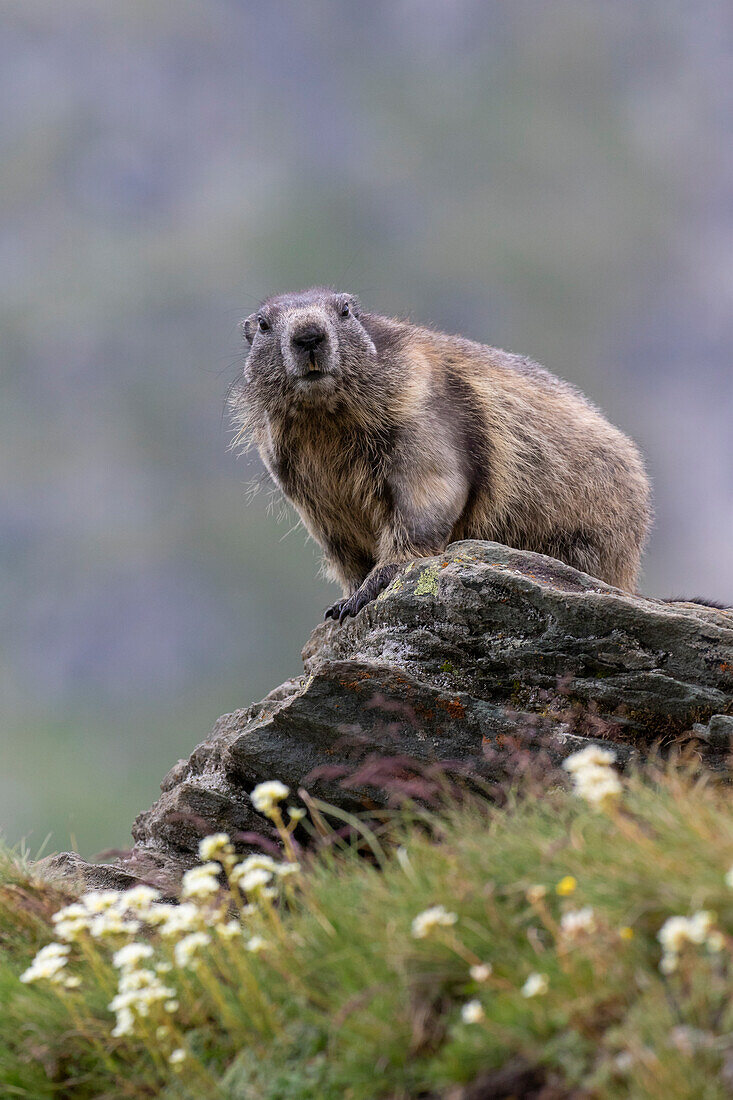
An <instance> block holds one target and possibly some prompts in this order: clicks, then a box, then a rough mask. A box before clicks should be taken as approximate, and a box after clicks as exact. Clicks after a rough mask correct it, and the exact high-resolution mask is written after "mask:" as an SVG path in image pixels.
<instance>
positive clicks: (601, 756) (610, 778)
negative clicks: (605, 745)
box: [563, 745, 623, 810]
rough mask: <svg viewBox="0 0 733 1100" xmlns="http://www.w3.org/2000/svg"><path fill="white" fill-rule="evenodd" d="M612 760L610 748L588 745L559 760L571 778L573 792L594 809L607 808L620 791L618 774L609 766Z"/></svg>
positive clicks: (619, 795)
mask: <svg viewBox="0 0 733 1100" xmlns="http://www.w3.org/2000/svg"><path fill="white" fill-rule="evenodd" d="M615 759H616V755H615V753H613V752H611V751H610V749H602V748H600V747H599V746H597V745H589V746H588V747H587V748H585V749H581V751H580V752H575V753H573V754H572V756H569V757H568V758H567V760H565V761H564V762H563V767H564V768H565V770H566V771H568V772H570V774H571V775H572V778H573V784H574V790H575V794H577V795H578V797H579V798H583V799H585V801H586V802H587V803H589V805H591V806H593V807H594V808H595V809H597V810H606V809H609V808H610V807H611V806H612V805H613V804H614V803H616V802H617V801H618V799H619V798H620V797H621V794H622V792H623V788H622V786H621V783H620V781H619V778H618V775H617V773H616V771H615V770H614V768H613V767H612V766H611V765H612V764H613V762H614V761H615Z"/></svg>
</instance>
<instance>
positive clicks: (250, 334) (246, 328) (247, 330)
mask: <svg viewBox="0 0 733 1100" xmlns="http://www.w3.org/2000/svg"><path fill="white" fill-rule="evenodd" d="M256 329H257V326H256V324H255V314H254V313H253V314H251V316H249V317H248V318H247V320H246V321H242V332H243V333H244V338H245V340H246V341H247V343H248V344H251V343H252V341H253V340H254V338H255V331H256Z"/></svg>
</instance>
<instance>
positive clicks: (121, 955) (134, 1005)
mask: <svg viewBox="0 0 733 1100" xmlns="http://www.w3.org/2000/svg"><path fill="white" fill-rule="evenodd" d="M153 953H154V952H153V948H152V947H151V946H150V944H147V943H129V944H127V945H126V946H125V947H121V948H120V950H119V951H116V952H115V954H114V957H113V959H112V965H113V966H114V967H116V969H118V970H119V971H120V977H119V981H118V983H117V995H116V996H115V997H113V998H112V1000H111V1001H110V1004H109V1006H108V1007H109V1010H110V1012H114V1013H115V1016H116V1022H115V1026H114V1029H113V1031H112V1034H113V1035H114V1036H115V1038H119V1037H121V1036H123V1035H134V1034H135V1030H136V1027H137V1025H138V1023H139V1022H140V1021H141V1020H146V1019H147V1018H148V1017H149V1016H151V1015H152V1014H153V1012H154V1010H155V1008H156V1007H158V1006H160V1005H161V1004H163V1003H164V1002H165V1003H166V1004H167V1005H168V1006H169V1007H168V1011H171V1010H172V1011H175V1009H176V1008H178V1002H177V1001H176V1000H175V996H176V990H175V989H173V988H172V987H171V986H168V985H164V984H163V982H162V981H161V979H160V977H159V975H158V973H156V971H155V970H150V969H148V968H147V967H143V966H141V965H140V964H141V963H142V962H143V960H145V959H149V958H151V957H152V955H153ZM171 1006H175V1008H171Z"/></svg>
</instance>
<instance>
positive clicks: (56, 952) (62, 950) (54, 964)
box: [20, 943, 71, 984]
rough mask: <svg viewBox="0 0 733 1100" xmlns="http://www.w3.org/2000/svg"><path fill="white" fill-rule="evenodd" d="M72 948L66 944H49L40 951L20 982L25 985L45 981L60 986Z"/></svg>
mask: <svg viewBox="0 0 733 1100" xmlns="http://www.w3.org/2000/svg"><path fill="white" fill-rule="evenodd" d="M70 950H71V948H70V947H69V946H68V944H65V943H49V944H47V945H46V946H45V947H42V948H41V950H40V951H38V952H37V953H36V955H35V957H34V958H33V961H32V962H31V965H30V966H29V967H28V969H27V970H24V971H23V973H22V974H21V976H20V980H21V981H22V982H24V983H26V984H27V983H28V982H37V981H40V980H45V981H49V982H53V983H55V984H60V983H61V982H62V981H63V980H64V976H65V975H64V974H63V973H62V972H63V969H64V967H65V966H66V963H67V957H68V954H69V951H70Z"/></svg>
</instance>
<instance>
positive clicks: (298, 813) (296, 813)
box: [288, 806, 306, 823]
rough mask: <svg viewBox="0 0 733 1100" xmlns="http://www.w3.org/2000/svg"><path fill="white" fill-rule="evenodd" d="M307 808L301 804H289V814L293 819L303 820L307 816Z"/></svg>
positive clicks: (296, 820)
mask: <svg viewBox="0 0 733 1100" xmlns="http://www.w3.org/2000/svg"><path fill="white" fill-rule="evenodd" d="M305 813H306V812H305V810H304V809H302V808H301V807H299V806H288V815H289V817H290V820H291V821H295V822H296V823H297V822H298V821H302V820H303V818H304V817H305Z"/></svg>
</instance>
